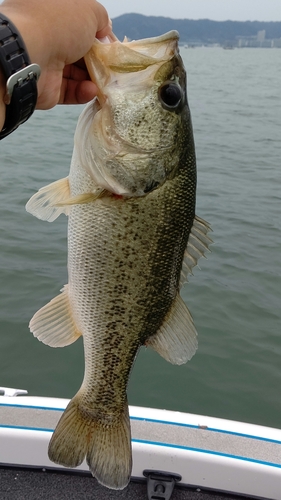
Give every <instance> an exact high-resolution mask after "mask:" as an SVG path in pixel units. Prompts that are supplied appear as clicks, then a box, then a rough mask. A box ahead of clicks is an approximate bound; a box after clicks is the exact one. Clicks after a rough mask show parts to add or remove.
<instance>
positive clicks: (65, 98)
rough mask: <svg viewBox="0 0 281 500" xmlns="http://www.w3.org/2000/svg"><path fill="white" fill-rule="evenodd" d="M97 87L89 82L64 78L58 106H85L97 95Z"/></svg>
mask: <svg viewBox="0 0 281 500" xmlns="http://www.w3.org/2000/svg"><path fill="white" fill-rule="evenodd" d="M97 90H98V89H97V86H96V85H95V84H94V83H93V82H91V81H89V80H83V81H77V80H70V79H68V78H64V79H63V81H62V86H61V94H60V99H59V104H85V103H87V102H89V101H91V100H92V99H94V97H96V95H97Z"/></svg>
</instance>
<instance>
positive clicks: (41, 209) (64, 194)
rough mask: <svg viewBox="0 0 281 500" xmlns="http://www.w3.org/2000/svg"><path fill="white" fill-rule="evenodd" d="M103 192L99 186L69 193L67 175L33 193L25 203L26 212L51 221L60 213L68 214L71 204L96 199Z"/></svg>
mask: <svg viewBox="0 0 281 500" xmlns="http://www.w3.org/2000/svg"><path fill="white" fill-rule="evenodd" d="M104 193H105V190H104V189H102V188H100V189H97V191H96V192H95V193H83V194H79V195H77V196H71V195H70V188H69V181H68V177H65V178H64V179H60V180H59V181H56V182H52V184H49V185H48V186H45V187H43V188H41V189H39V191H38V192H37V193H35V194H34V195H33V196H32V197H31V198H30V200H29V201H28V202H27V204H26V207H25V208H26V210H27V212H29V213H31V214H32V215H34V216H35V217H37V218H38V219H41V220H46V221H48V222H53V221H54V220H55V219H57V217H58V216H59V215H60V214H65V215H69V212H70V209H71V206H72V205H84V204H85V203H91V202H93V201H95V200H97V199H98V198H99V197H100V196H102V195H103V194H104Z"/></svg>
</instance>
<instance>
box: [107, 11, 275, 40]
mask: <svg viewBox="0 0 281 500" xmlns="http://www.w3.org/2000/svg"><path fill="white" fill-rule="evenodd" d="M173 29H175V30H177V31H178V32H179V34H180V43H181V45H188V46H194V47H197V46H202V45H203V46H222V47H224V48H232V47H233V48H234V47H237V48H246V47H251V48H259V47H262V48H281V21H270V22H267V21H265V22H262V21H211V20H210V19H199V20H193V19H172V18H169V17H156V16H143V15H141V14H123V15H122V16H119V17H116V18H114V19H113V30H114V32H115V34H116V36H117V37H118V38H119V39H120V40H123V38H124V36H127V37H128V39H131V40H137V39H140V38H148V37H153V36H158V35H160V34H162V33H165V32H167V31H170V30H173Z"/></svg>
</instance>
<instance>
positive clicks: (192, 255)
mask: <svg viewBox="0 0 281 500" xmlns="http://www.w3.org/2000/svg"><path fill="white" fill-rule="evenodd" d="M210 231H212V229H211V226H210V224H209V223H208V222H206V221H205V220H203V219H201V218H200V217H197V215H196V216H195V217H194V221H193V225H192V228H191V231H190V235H189V238H188V243H187V247H186V250H185V252H184V259H183V263H182V270H181V277H180V287H182V286H183V284H184V283H186V282H187V281H188V279H187V277H188V275H189V274H193V273H192V269H193V268H194V267H195V266H197V262H198V260H199V259H200V257H205V252H207V251H208V250H209V245H210V244H211V243H213V241H212V240H211V238H210V237H209V236H208V233H209V232H210Z"/></svg>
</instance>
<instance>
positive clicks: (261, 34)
mask: <svg viewBox="0 0 281 500" xmlns="http://www.w3.org/2000/svg"><path fill="white" fill-rule="evenodd" d="M265 35H266V31H265V30H261V31H258V34H257V41H258V42H260V43H262V42H264V40H265Z"/></svg>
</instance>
